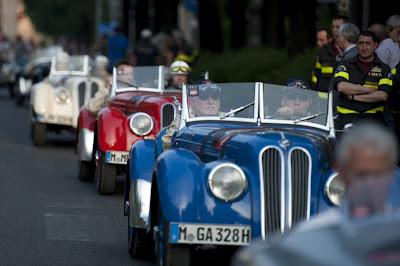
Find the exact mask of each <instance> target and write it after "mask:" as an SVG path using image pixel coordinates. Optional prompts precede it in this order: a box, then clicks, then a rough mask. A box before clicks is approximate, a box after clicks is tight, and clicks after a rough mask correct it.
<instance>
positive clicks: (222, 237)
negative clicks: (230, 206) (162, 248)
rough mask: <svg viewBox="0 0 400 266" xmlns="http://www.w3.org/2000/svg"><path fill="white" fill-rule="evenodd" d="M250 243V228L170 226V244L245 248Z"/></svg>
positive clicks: (235, 226)
mask: <svg viewBox="0 0 400 266" xmlns="http://www.w3.org/2000/svg"><path fill="white" fill-rule="evenodd" d="M250 241H251V228H250V226H241V225H214V224H183V223H171V224H170V225H169V242H170V243H176V244H179V243H184V244H211V245H231V246H243V245H248V244H249V243H250Z"/></svg>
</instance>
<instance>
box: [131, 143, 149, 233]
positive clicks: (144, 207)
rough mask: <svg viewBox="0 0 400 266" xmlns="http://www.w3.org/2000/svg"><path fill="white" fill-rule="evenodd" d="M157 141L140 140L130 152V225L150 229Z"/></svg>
mask: <svg viewBox="0 0 400 266" xmlns="http://www.w3.org/2000/svg"><path fill="white" fill-rule="evenodd" d="M155 152H156V150H155V141H154V140H139V141H137V142H136V143H135V145H133V146H132V149H131V151H130V154H129V160H130V161H129V169H128V171H129V174H128V175H127V177H129V180H127V184H129V188H130V189H129V226H130V227H135V228H146V229H147V230H149V229H150V223H149V216H150V197H151V182H152V177H153V169H154V162H155V156H156V154H155Z"/></svg>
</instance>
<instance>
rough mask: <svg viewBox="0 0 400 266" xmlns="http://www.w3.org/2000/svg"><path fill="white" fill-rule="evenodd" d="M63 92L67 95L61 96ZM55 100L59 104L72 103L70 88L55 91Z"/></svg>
mask: <svg viewBox="0 0 400 266" xmlns="http://www.w3.org/2000/svg"><path fill="white" fill-rule="evenodd" d="M61 94H64V96H66V97H61ZM54 100H55V101H56V103H58V104H70V103H71V102H72V95H71V93H70V92H69V91H68V90H66V89H60V90H57V91H56V92H55V94H54Z"/></svg>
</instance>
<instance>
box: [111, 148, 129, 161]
mask: <svg viewBox="0 0 400 266" xmlns="http://www.w3.org/2000/svg"><path fill="white" fill-rule="evenodd" d="M128 157H129V152H126V151H106V163H113V164H126V163H127V162H128Z"/></svg>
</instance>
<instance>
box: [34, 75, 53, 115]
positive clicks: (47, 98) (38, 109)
mask: <svg viewBox="0 0 400 266" xmlns="http://www.w3.org/2000/svg"><path fill="white" fill-rule="evenodd" d="M52 97H53V87H52V86H51V85H50V84H49V83H48V82H40V83H37V84H35V85H34V86H33V88H32V95H31V105H32V108H33V111H34V112H35V113H36V114H44V113H46V112H48V111H49V110H50V109H51V106H50V105H49V104H50V103H51V100H52Z"/></svg>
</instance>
